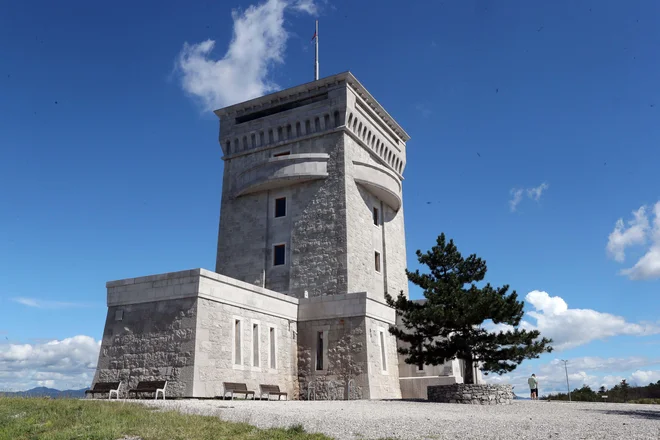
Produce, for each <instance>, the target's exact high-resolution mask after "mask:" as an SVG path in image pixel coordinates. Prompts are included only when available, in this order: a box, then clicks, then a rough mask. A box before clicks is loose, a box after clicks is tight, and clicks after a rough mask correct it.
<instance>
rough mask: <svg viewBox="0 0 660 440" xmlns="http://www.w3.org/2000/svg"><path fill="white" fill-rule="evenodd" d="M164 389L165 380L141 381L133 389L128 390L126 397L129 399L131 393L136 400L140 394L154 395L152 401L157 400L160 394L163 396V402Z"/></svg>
mask: <svg viewBox="0 0 660 440" xmlns="http://www.w3.org/2000/svg"><path fill="white" fill-rule="evenodd" d="M166 388H167V381H166V380H141V381H140V382H138V384H137V386H136V387H135V388H133V389H130V390H128V397H129V398H130V397H131V393H133V394H135V398H136V399H137V398H138V397H139V395H140V393H155V394H156V395H155V397H154V400H156V399H158V393H161V394H162V395H163V400H165V389H166Z"/></svg>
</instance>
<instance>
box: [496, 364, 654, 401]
mask: <svg viewBox="0 0 660 440" xmlns="http://www.w3.org/2000/svg"><path fill="white" fill-rule="evenodd" d="M657 365H660V359H647V358H643V357H630V358H600V357H579V358H573V359H568V364H567V369H568V381H569V385H570V388H571V391H572V390H574V389H575V388H581V387H582V386H583V385H588V386H589V387H591V389H593V390H598V389H599V388H600V387H601V386H604V387H606V388H612V387H613V386H614V385H616V384H619V383H621V380H623V379H626V381H628V382H629V383H631V384H637V385H640V386H641V385H647V384H648V383H650V382H653V381H654V379H655V381H657V380H658V379H660V370H641V368H647V369H648V368H649V367H653V366H657ZM633 370H635V371H633ZM631 371H633V372H631ZM532 373H534V374H536V376H537V378H538V379H539V387H540V394H541V395H547V394H555V393H558V392H562V393H565V392H566V370H564V363H563V362H562V361H561V360H559V359H553V360H551V361H549V362H546V363H542V364H540V365H535V366H531V365H530V364H525V363H524V364H523V365H522V366H521V367H520V368H518V369H516V370H514V371H513V372H511V373H509V374H505V375H502V376H497V375H489V376H485V380H486V381H487V382H489V383H498V384H502V383H506V384H511V385H513V386H514V392H515V393H516V394H518V395H521V396H526V395H528V394H529V387H528V385H527V379H528V378H529V376H531V374H532Z"/></svg>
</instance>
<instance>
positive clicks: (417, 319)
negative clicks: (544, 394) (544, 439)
mask: <svg viewBox="0 0 660 440" xmlns="http://www.w3.org/2000/svg"><path fill="white" fill-rule="evenodd" d="M417 258H418V260H419V262H420V263H421V264H423V265H426V266H428V268H429V270H430V273H424V274H422V273H420V272H419V270H416V271H414V272H411V271H408V270H406V274H407V275H408V279H409V280H410V281H411V282H413V283H414V284H416V285H418V286H420V287H421V288H422V289H423V290H424V297H425V298H426V301H425V302H424V303H419V302H413V301H411V300H408V299H407V298H406V297H405V296H404V295H403V292H401V293H400V294H399V296H398V297H397V298H396V299H395V298H393V297H392V296H391V295H389V294H387V293H386V294H385V298H386V300H387V303H388V305H390V306H391V307H394V308H395V309H396V312H397V315H399V316H400V317H401V321H402V323H403V326H404V328H400V327H398V328H397V327H391V328H390V333H392V334H393V335H394V336H396V337H397V338H398V339H399V340H400V341H403V342H404V343H406V344H405V346H402V347H399V353H401V354H402V355H404V356H406V359H405V361H406V363H409V364H413V365H424V364H426V365H440V364H443V363H444V362H446V361H448V360H451V359H454V358H459V359H463V360H464V362H465V372H464V380H465V383H474V374H473V371H474V366H475V363H476V365H477V366H478V367H479V368H481V370H482V371H483V372H484V374H488V373H497V374H503V373H506V372H510V371H513V370H514V369H515V368H516V367H517V366H518V365H520V363H521V362H522V361H523V360H524V359H532V358H538V357H539V355H540V354H541V353H545V352H551V351H552V347H551V346H550V343H551V342H552V341H551V340H550V339H547V338H542V339H539V336H540V333H539V331H538V330H531V331H527V330H521V329H519V328H517V327H518V325H519V324H520V321H521V319H522V316H523V313H524V312H523V307H524V302H523V301H518V295H517V294H516V292H515V291H513V292H511V293H510V294H507V291H508V290H509V286H508V285H505V286H502V287H492V286H491V285H490V284H486V285H485V286H483V287H477V285H476V284H475V283H478V282H480V281H482V280H483V279H484V278H485V276H486V262H485V261H483V260H482V259H480V258H477V256H476V255H474V254H473V255H470V256H469V257H467V258H463V257H462V256H461V254H460V253H459V252H458V250H457V248H456V246H455V245H454V242H453V240H449V243H447V242H446V239H445V234H444V233H443V234H441V235H440V236H439V237H438V239H437V244H436V245H435V246H433V247H432V248H431V250H430V251H428V252H426V253H424V254H423V253H422V252H421V251H419V250H418V251H417ZM487 320H492V322H493V323H494V324H508V325H509V326H513V330H507V331H502V332H498V333H496V332H493V331H489V330H487V329H484V328H483V327H482V324H483V323H484V321H487Z"/></svg>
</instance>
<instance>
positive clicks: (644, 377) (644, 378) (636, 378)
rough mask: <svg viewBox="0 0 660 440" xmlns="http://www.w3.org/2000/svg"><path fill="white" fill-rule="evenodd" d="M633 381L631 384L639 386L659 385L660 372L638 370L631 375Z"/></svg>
mask: <svg viewBox="0 0 660 440" xmlns="http://www.w3.org/2000/svg"><path fill="white" fill-rule="evenodd" d="M631 379H632V380H631V383H633V384H636V385H637V386H645V385H648V384H650V383H657V382H658V381H659V380H660V371H650V370H649V371H642V370H637V371H635V372H634V373H633V374H632V375H631Z"/></svg>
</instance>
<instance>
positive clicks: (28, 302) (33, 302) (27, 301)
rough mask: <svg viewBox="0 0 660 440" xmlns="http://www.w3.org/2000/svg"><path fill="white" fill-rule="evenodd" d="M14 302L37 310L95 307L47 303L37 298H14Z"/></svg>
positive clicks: (87, 304)
mask: <svg viewBox="0 0 660 440" xmlns="http://www.w3.org/2000/svg"><path fill="white" fill-rule="evenodd" d="M12 301H14V302H17V303H19V304H22V305H24V306H27V307H34V308H37V309H70V308H78V307H94V304H91V303H83V302H63V301H47V300H42V299H35V298H25V297H22V296H19V297H16V298H12Z"/></svg>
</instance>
